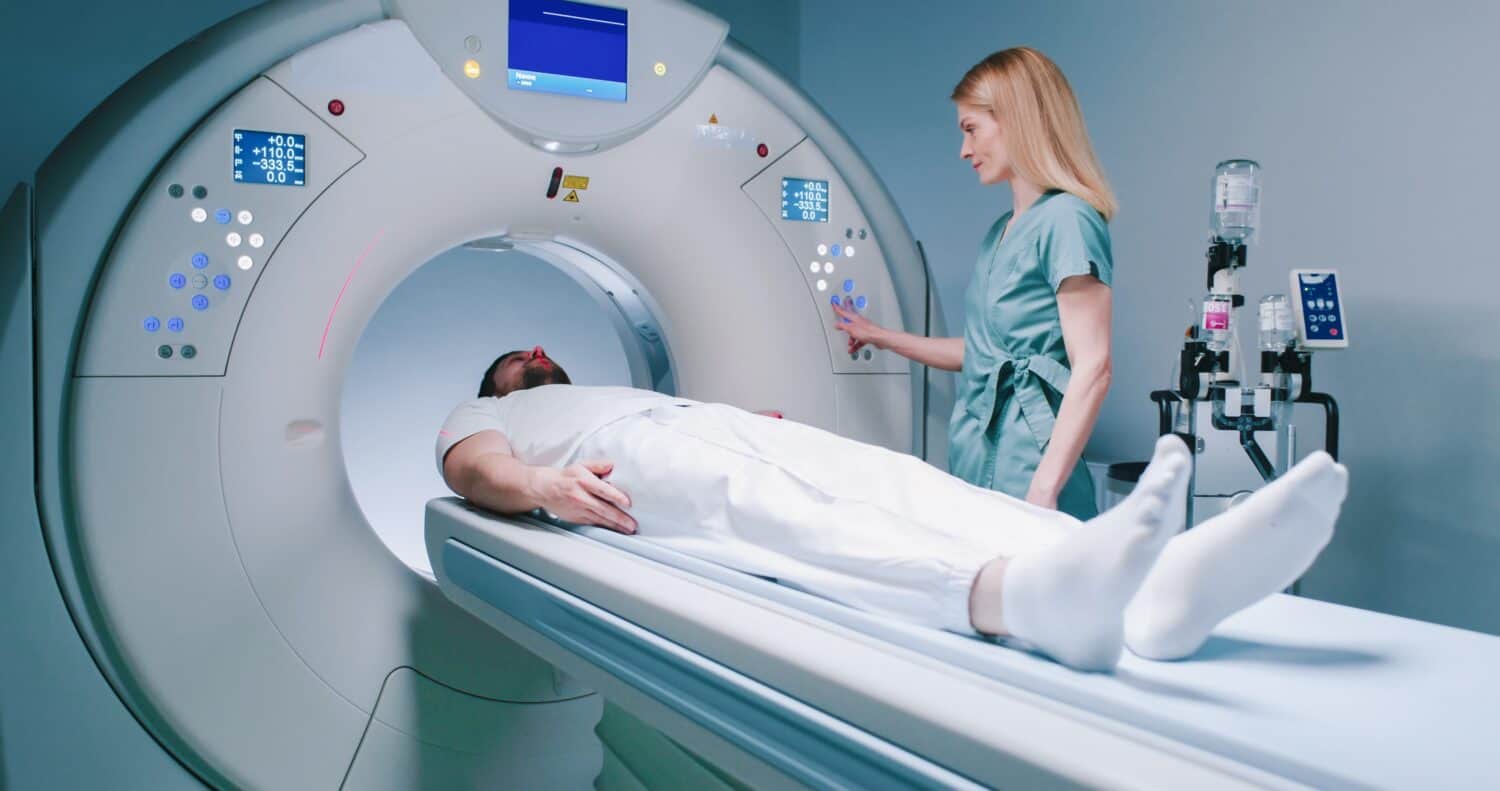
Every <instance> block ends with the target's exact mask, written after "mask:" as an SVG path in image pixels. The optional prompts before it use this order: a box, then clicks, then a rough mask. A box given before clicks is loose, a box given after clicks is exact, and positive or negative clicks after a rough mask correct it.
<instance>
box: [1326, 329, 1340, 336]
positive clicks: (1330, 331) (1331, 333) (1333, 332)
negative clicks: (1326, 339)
mask: <svg viewBox="0 0 1500 791" xmlns="http://www.w3.org/2000/svg"><path fill="white" fill-rule="evenodd" d="M1328 334H1329V335H1332V336H1333V337H1335V338H1337V337H1338V336H1339V328H1338V327H1334V328H1333V329H1331V330H1329V331H1328Z"/></svg>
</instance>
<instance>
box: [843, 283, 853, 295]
mask: <svg viewBox="0 0 1500 791" xmlns="http://www.w3.org/2000/svg"><path fill="white" fill-rule="evenodd" d="M853 290H854V281H853V280H845V281H844V293H845V294H848V293H849V292H851V291H853Z"/></svg>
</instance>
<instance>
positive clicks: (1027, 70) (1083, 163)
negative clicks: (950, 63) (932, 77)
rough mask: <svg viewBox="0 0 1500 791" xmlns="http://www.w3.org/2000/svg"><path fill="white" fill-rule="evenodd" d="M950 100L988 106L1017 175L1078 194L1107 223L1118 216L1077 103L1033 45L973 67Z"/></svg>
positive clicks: (1054, 67)
mask: <svg viewBox="0 0 1500 791" xmlns="http://www.w3.org/2000/svg"><path fill="white" fill-rule="evenodd" d="M950 98H952V99H953V101H955V102H959V103H961V104H973V105H977V106H980V107H985V108H988V109H989V111H990V112H991V113H992V114H994V116H995V118H996V119H997V120H999V121H1000V122H1001V123H1002V124H1004V126H1003V129H1004V130H1005V148H1006V152H1007V153H1008V154H1009V155H1010V161H1011V166H1012V167H1013V168H1014V169H1015V173H1016V175H1018V176H1020V177H1021V178H1023V179H1026V180H1027V181H1029V182H1031V183H1033V184H1036V185H1037V186H1039V187H1041V188H1042V189H1060V190H1063V191H1064V192H1070V193H1072V194H1074V195H1077V196H1078V197H1080V198H1082V199H1083V200H1084V201H1086V202H1087V203H1088V204H1089V205H1090V206H1093V207H1094V209H1095V210H1096V211H1098V212H1099V214H1100V216H1102V217H1103V218H1104V220H1105V221H1106V222H1108V221H1109V219H1110V218H1111V217H1113V216H1114V214H1115V211H1116V210H1117V209H1118V208H1119V204H1117V203H1116V202H1115V196H1114V193H1113V192H1111V191H1110V189H1109V182H1108V181H1107V180H1106V179H1105V178H1104V169H1103V168H1101V167H1100V166H1099V160H1098V159H1097V158H1096V157H1095V156H1094V147H1093V145H1091V144H1090V143H1089V133H1088V130H1087V129H1085V128H1084V125H1083V112H1082V111H1081V110H1079V109H1078V99H1077V98H1076V97H1075V96H1074V95H1073V89H1072V88H1071V87H1070V86H1069V85H1068V80H1067V78H1066V77H1064V76H1063V73H1062V70H1060V69H1058V68H1057V64H1055V63H1053V62H1052V61H1051V60H1049V59H1048V58H1047V56H1046V55H1043V54H1042V53H1040V52H1037V51H1036V50H1034V49H1032V48H1030V47H1014V48H1011V49H1006V50H1001V51H999V52H996V53H995V54H993V55H991V56H989V57H988V58H985V59H984V60H982V61H980V62H978V63H976V64H974V67H973V68H971V69H969V71H968V73H967V74H965V75H964V78H963V79H962V80H959V81H958V86H957V87H955V88H954V89H953V96H952V97H950Z"/></svg>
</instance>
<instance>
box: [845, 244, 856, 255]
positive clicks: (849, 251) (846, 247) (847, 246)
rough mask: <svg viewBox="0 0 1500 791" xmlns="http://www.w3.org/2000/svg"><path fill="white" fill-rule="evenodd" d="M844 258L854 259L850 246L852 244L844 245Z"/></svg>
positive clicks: (852, 246) (852, 249) (851, 246)
mask: <svg viewBox="0 0 1500 791" xmlns="http://www.w3.org/2000/svg"><path fill="white" fill-rule="evenodd" d="M844 257H845V258H853V257H854V245H852V244H846V245H844Z"/></svg>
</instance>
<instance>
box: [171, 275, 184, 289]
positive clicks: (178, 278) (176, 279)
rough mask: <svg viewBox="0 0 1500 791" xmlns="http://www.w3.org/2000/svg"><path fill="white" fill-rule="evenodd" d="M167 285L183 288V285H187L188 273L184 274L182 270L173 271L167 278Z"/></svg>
mask: <svg viewBox="0 0 1500 791" xmlns="http://www.w3.org/2000/svg"><path fill="white" fill-rule="evenodd" d="M167 285H169V286H171V287H172V288H182V287H183V286H186V285H187V275H184V274H183V273H181V272H173V273H172V275H171V276H170V277H168V278H167Z"/></svg>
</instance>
